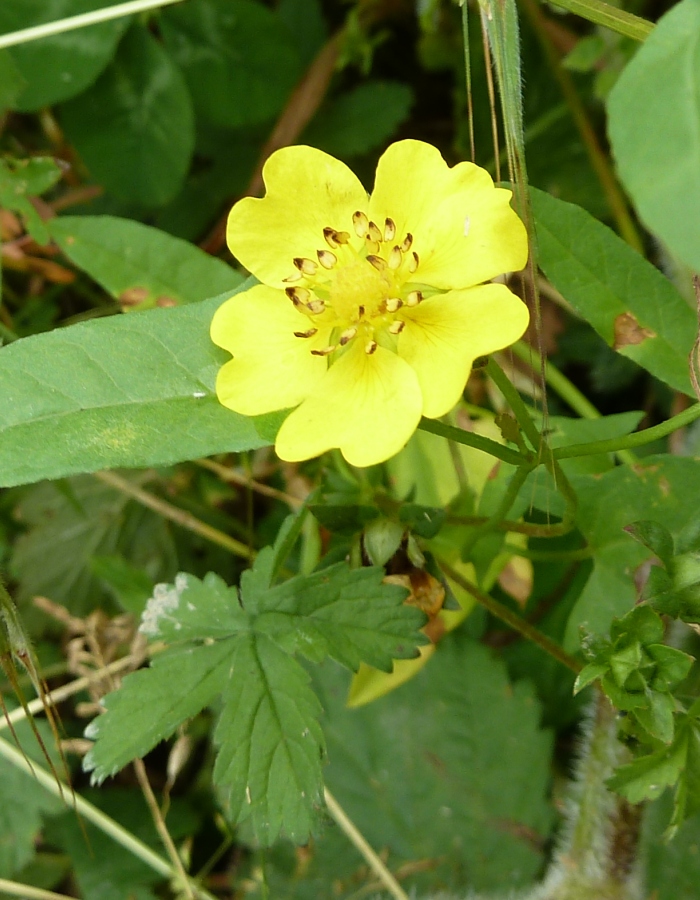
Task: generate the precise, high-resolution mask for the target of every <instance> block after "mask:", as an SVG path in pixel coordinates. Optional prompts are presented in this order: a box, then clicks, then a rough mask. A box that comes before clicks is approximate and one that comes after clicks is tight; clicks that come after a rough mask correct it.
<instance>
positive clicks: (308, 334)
mask: <svg viewBox="0 0 700 900" xmlns="http://www.w3.org/2000/svg"><path fill="white" fill-rule="evenodd" d="M317 332H318V328H309V330H308V331H295V332H294V337H300V338H310V337H313V336H314V335H315V334H317Z"/></svg>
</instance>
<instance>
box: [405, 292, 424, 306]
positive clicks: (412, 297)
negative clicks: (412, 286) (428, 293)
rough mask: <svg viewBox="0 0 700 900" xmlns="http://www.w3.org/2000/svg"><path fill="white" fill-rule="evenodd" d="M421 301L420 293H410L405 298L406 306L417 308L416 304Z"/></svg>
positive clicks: (421, 295)
mask: <svg viewBox="0 0 700 900" xmlns="http://www.w3.org/2000/svg"><path fill="white" fill-rule="evenodd" d="M422 299H423V294H421V292H420V291H411V293H410V294H409V295H408V297H406V306H418V304H419V303H420V302H421V300H422Z"/></svg>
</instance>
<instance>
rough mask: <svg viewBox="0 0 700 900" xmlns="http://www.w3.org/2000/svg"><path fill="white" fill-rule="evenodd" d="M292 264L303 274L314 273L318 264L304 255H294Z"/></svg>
mask: <svg viewBox="0 0 700 900" xmlns="http://www.w3.org/2000/svg"><path fill="white" fill-rule="evenodd" d="M294 265H295V266H296V267H297V269H299V271H300V272H303V273H304V275H315V274H316V270H317V269H318V266H317V264H316V263H315V262H314V261H313V259H306V257H303V256H296V257H295V258H294Z"/></svg>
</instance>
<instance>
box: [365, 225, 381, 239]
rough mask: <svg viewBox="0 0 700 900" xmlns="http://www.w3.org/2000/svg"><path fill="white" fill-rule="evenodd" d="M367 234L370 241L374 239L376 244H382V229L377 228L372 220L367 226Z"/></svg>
mask: <svg viewBox="0 0 700 900" xmlns="http://www.w3.org/2000/svg"><path fill="white" fill-rule="evenodd" d="M367 236H368V237H369V239H370V241H374V243H375V244H381V242H382V240H383V237H382V233H381V231H380V230H379V229H378V228H377V226H376V225H375V224H374V222H370V223H369V225H368V226H367Z"/></svg>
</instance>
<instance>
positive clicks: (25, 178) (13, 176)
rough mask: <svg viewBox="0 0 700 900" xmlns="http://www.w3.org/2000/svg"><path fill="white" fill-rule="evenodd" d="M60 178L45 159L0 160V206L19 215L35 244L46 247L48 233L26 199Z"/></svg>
mask: <svg viewBox="0 0 700 900" xmlns="http://www.w3.org/2000/svg"><path fill="white" fill-rule="evenodd" d="M60 177H61V170H60V169H59V168H58V166H57V165H56V163H55V162H54V161H53V160H52V159H50V158H49V157H41V156H35V157H30V158H29V159H15V160H13V159H7V160H2V159H0V207H4V208H5V209H12V210H14V211H15V212H18V213H20V214H21V215H22V217H23V219H24V220H25V223H26V226H27V231H29V233H30V234H31V235H32V237H33V238H34V240H35V241H37V242H38V243H39V244H48V242H49V231H48V228H47V227H46V224H45V223H44V222H43V221H42V219H41V216H40V215H39V213H38V212H37V211H36V209H35V208H34V206H33V205H32V203H31V202H30V200H29V198H30V197H38V196H39V195H40V194H43V193H44V191H48V189H49V188H50V187H53V185H54V184H56V182H57V181H58V180H59V178H60Z"/></svg>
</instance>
